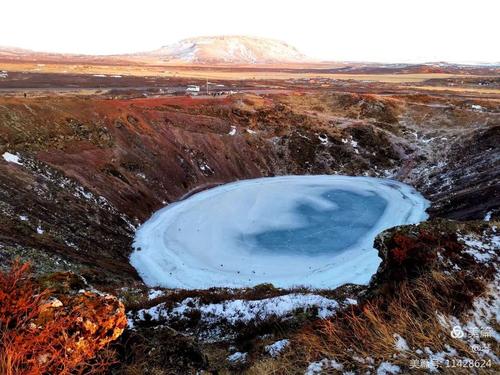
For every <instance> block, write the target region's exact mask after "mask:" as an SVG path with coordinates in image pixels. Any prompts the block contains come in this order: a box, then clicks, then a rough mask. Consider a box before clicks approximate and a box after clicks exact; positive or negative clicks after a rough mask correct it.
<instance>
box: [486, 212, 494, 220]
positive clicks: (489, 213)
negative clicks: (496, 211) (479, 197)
mask: <svg viewBox="0 0 500 375" xmlns="http://www.w3.org/2000/svg"><path fill="white" fill-rule="evenodd" d="M492 214H493V211H488V212H486V215H484V221H490V220H491V215H492Z"/></svg>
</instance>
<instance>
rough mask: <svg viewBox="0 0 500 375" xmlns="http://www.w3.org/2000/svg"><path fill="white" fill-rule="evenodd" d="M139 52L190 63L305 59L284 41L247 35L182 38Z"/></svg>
mask: <svg viewBox="0 0 500 375" xmlns="http://www.w3.org/2000/svg"><path fill="white" fill-rule="evenodd" d="M140 55H148V56H155V57H158V58H159V59H161V60H163V61H172V62H183V63H193V64H272V63H294V62H308V61H312V60H311V59H308V58H307V57H306V56H305V55H304V54H302V53H301V52H299V51H298V50H297V49H296V48H295V47H293V46H290V45H289V44H287V43H285V42H281V41H279V40H274V39H267V38H255V37H248V36H213V37H198V38H189V39H184V40H181V41H180V42H177V43H174V44H171V45H167V46H164V47H161V48H160V49H157V50H154V51H151V52H146V53H144V54H140Z"/></svg>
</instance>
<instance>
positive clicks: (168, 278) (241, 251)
mask: <svg viewBox="0 0 500 375" xmlns="http://www.w3.org/2000/svg"><path fill="white" fill-rule="evenodd" d="M427 207H428V202H427V201H426V200H425V199H424V198H423V197H422V196H421V195H420V194H419V193H418V192H416V191H415V190H414V189H413V188H411V187H410V186H408V185H405V184H402V183H400V182H397V181H393V180H384V179H376V178H370V177H347V176H285V177H271V178H259V179H254V180H244V181H239V182H235V183H230V184H226V185H222V186H219V187H217V188H213V189H210V190H206V191H203V192H201V193H198V194H195V195H193V196H191V197H190V198H188V199H186V200H184V201H180V202H178V203H175V204H171V205H169V206H167V207H165V208H163V209H161V210H159V211H158V212H156V213H155V214H154V215H153V216H152V217H151V219H149V220H148V221H147V222H145V223H144V224H143V225H142V226H141V227H140V228H139V230H138V231H137V234H136V238H135V241H134V247H135V251H134V252H133V253H132V255H131V258H130V260H131V263H132V265H133V266H134V267H135V268H136V269H137V270H138V272H139V274H140V275H141V276H142V278H143V279H144V281H145V282H146V283H147V284H148V285H150V286H164V287H172V288H176V287H178V288H193V289H194V288H209V287H213V286H220V287H243V286H252V285H256V284H260V283H267V282H270V283H273V284H274V285H275V286H278V287H292V286H298V285H305V286H310V287H316V288H333V287H336V286H339V285H342V284H345V283H359V284H365V283H367V282H368V281H369V280H370V277H371V276H372V275H373V274H374V273H375V271H376V270H377V267H378V265H379V263H380V259H379V258H378V256H377V252H376V250H375V249H373V240H374V238H375V236H376V235H377V234H378V233H380V232H381V231H383V230H384V229H387V228H390V227H393V226H396V225H400V224H409V223H418V222H420V221H422V220H425V219H426V217H427V215H426V213H425V209H426V208H427Z"/></svg>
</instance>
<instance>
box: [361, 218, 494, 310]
mask: <svg viewBox="0 0 500 375" xmlns="http://www.w3.org/2000/svg"><path fill="white" fill-rule="evenodd" d="M499 246H500V236H499V233H498V232H497V227H496V224H495V223H488V222H474V221H469V222H456V221H449V220H444V219H435V220H431V221H428V222H423V223H420V224H418V225H407V226H400V227H395V228H392V229H389V230H387V231H385V232H383V233H381V234H380V235H379V236H378V237H377V238H376V240H375V248H376V249H377V250H378V252H379V256H380V258H381V259H382V263H381V264H380V266H379V269H378V271H377V273H376V274H375V275H374V276H373V278H372V280H371V282H370V285H369V287H368V290H367V293H366V294H365V297H367V298H372V297H374V296H377V297H380V296H382V297H383V296H384V295H386V294H388V295H392V294H393V291H394V290H398V287H399V284H400V283H402V282H408V281H412V280H415V279H417V278H419V277H422V276H425V275H429V274H431V273H433V272H435V273H444V274H446V275H455V276H456V277H455V281H456V283H457V285H456V287H454V288H452V289H453V290H452V293H455V294H457V295H458V294H462V296H461V297H460V298H462V299H463V302H464V304H467V305H468V306H470V305H471V303H472V300H473V298H474V297H475V296H477V295H478V294H479V293H478V291H479V290H480V289H481V288H484V282H485V281H491V280H493V279H494V278H495V275H496V273H497V270H496V267H497V265H498V261H499V255H498V248H499ZM474 285H477V288H475V287H474ZM430 287H436V288H439V284H438V283H437V284H436V285H433V286H430ZM474 292H476V293H474ZM443 293H444V291H443ZM460 298H458V297H457V296H456V295H455V296H446V295H445V294H443V299H444V300H447V299H449V300H457V299H460Z"/></svg>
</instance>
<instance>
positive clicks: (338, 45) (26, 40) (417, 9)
mask: <svg viewBox="0 0 500 375" xmlns="http://www.w3.org/2000/svg"><path fill="white" fill-rule="evenodd" d="M499 17H500V1H499V0H473V1H461V0H455V1H452V0H418V1H417V0H342V1H334V0H301V1H292V0H288V1H285V0H282V1H279V0H248V1H237V0H175V1H166V0H164V1H160V0H157V1H153V0H139V1H133V0H46V1H41V0H2V1H1V4H0V45H3V46H15V47H22V48H29V49H34V50H38V51H50V52H71V53H86V54H116V53H127V52H139V51H147V50H152V49H156V48H159V47H160V46H162V45H166V44H170V43H173V42H176V41H178V40H180V39H183V38H188V37H193V36H208V35H250V36H260V37H269V38H274V39H280V40H283V41H286V42H288V43H289V44H291V45H294V46H295V47H297V48H298V49H299V50H300V51H302V52H304V53H305V54H306V55H309V56H310V57H314V58H318V59H324V60H337V61H378V62H426V61H450V62H490V63H491V62H500V38H499V37H500V18H499Z"/></svg>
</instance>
